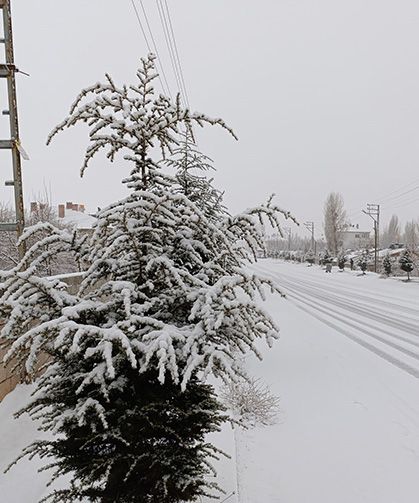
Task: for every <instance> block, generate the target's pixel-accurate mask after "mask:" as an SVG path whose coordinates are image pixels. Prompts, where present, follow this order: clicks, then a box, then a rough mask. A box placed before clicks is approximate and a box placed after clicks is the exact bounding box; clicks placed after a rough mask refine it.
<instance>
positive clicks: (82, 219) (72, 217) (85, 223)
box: [60, 210, 96, 229]
mask: <svg viewBox="0 0 419 503" xmlns="http://www.w3.org/2000/svg"><path fill="white" fill-rule="evenodd" d="M60 222H62V223H63V224H65V225H71V226H72V227H76V228H77V229H91V228H92V226H93V224H94V223H95V222H96V218H95V217H92V215H89V214H88V213H82V212H81V211H74V210H66V211H65V217H64V218H60Z"/></svg>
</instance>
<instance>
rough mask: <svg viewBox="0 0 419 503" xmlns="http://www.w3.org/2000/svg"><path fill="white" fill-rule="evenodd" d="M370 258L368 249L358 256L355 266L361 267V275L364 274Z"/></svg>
mask: <svg viewBox="0 0 419 503" xmlns="http://www.w3.org/2000/svg"><path fill="white" fill-rule="evenodd" d="M370 260H371V257H370V253H369V251H368V250H364V251H363V252H362V253H361V255H360V256H359V257H358V261H357V266H358V267H359V268H360V269H361V271H362V274H363V275H364V274H365V271H366V270H367V268H368V263H369V261H370Z"/></svg>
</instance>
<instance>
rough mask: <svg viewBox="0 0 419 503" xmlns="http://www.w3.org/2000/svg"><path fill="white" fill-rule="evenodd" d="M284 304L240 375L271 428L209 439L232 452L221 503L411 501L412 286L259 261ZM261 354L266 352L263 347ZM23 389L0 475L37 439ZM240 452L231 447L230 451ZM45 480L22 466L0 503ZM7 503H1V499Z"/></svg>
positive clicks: (223, 469) (416, 450) (8, 478)
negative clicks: (276, 335)
mask: <svg viewBox="0 0 419 503" xmlns="http://www.w3.org/2000/svg"><path fill="white" fill-rule="evenodd" d="M257 269H258V271H259V272H261V273H263V274H265V275H266V276H269V277H270V278H272V279H274V280H275V281H277V282H278V284H279V285H280V286H281V287H282V288H283V290H284V291H285V293H287V298H286V299H281V298H279V297H278V296H269V297H268V299H267V301H266V304H265V305H266V309H267V310H268V311H269V312H270V313H271V314H272V315H273V316H274V317H275V319H276V320H277V321H278V323H279V324H280V327H281V339H280V340H279V341H278V342H277V343H276V344H275V346H274V348H273V349H271V350H268V349H263V353H264V360H263V362H262V363H261V362H259V361H256V359H255V358H253V357H249V358H248V360H247V366H248V368H249V371H250V372H251V373H252V374H253V375H257V376H259V375H260V376H262V378H263V380H264V381H265V383H267V384H269V386H270V387H271V390H272V392H273V393H275V394H276V395H279V396H280V399H281V413H280V420H279V422H278V424H276V425H275V426H270V427H265V428H256V429H253V430H249V431H246V432H243V431H240V432H236V443H235V442H234V435H233V433H232V431H231V430H230V429H229V428H228V427H227V428H225V430H224V431H223V433H222V434H221V435H220V436H219V437H218V438H216V439H215V440H216V442H217V443H218V445H219V446H220V447H221V448H224V449H225V450H227V451H229V452H230V453H231V454H232V456H233V457H232V460H231V461H227V460H224V461H222V463H221V465H220V467H219V471H220V476H219V482H220V483H221V484H222V485H223V486H224V487H225V489H226V491H227V496H228V495H229V494H230V493H231V492H232V491H233V490H235V489H236V468H235V462H236V460H237V473H238V477H237V478H238V487H239V495H237V494H235V495H233V496H231V497H230V498H228V499H227V500H226V503H279V502H280V503H413V502H415V501H417V495H418V494H419V400H418V396H419V380H418V377H419V284H418V283H405V282H402V281H394V280H387V279H381V278H379V277H378V276H376V275H374V274H371V273H370V274H367V276H365V277H361V276H358V275H357V274H358V273H351V272H349V271H346V272H344V273H339V272H337V270H336V269H335V270H334V271H333V272H332V274H325V273H324V271H322V270H321V269H320V268H319V267H317V266H314V267H307V266H305V265H293V264H287V263H284V262H280V261H273V260H263V261H261V262H260V264H259V265H258V266H257ZM261 347H262V346H261ZM27 393H28V392H27V390H26V389H25V387H21V388H20V389H18V390H17V391H16V392H15V393H13V394H12V395H11V396H10V397H8V398H7V399H6V400H5V401H4V402H3V403H2V404H0V424H1V429H2V435H1V436H0V469H1V470H2V469H3V468H4V466H5V465H7V463H8V462H9V461H10V459H11V458H13V456H14V455H15V454H17V453H18V452H19V449H20V448H21V447H23V446H24V445H26V444H27V443H28V441H29V440H30V439H31V438H33V437H34V435H35V433H34V428H33V426H32V425H31V424H30V422H29V421H28V420H27V419H25V418H22V419H20V420H19V421H20V422H13V421H11V419H10V416H11V413H12V411H13V410H14V409H15V408H17V407H18V406H19V404H21V403H22V402H24V400H25V399H26V395H27ZM235 446H236V448H235ZM45 480H46V476H45V474H44V475H42V476H41V477H38V476H36V475H35V470H34V466H33V465H30V464H29V462H24V464H22V465H18V466H17V467H15V468H14V469H13V470H12V471H11V472H10V473H9V474H7V475H1V476H0V495H1V501H5V503H35V502H36V501H37V500H38V498H39V497H40V496H41V495H43V494H45ZM5 494H6V495H7V498H9V499H4V495H5Z"/></svg>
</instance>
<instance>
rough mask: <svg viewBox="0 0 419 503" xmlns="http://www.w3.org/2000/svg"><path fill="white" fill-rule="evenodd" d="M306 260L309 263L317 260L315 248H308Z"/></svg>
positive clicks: (311, 263)
mask: <svg viewBox="0 0 419 503" xmlns="http://www.w3.org/2000/svg"><path fill="white" fill-rule="evenodd" d="M304 260H305V261H306V262H308V264H309V265H313V264H314V262H315V260H316V256H315V255H314V252H313V250H311V249H310V250H308V252H307V253H306V254H305V256H304Z"/></svg>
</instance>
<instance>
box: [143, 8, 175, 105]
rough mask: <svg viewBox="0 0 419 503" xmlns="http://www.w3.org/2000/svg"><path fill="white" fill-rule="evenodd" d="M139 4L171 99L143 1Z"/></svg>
mask: <svg viewBox="0 0 419 503" xmlns="http://www.w3.org/2000/svg"><path fill="white" fill-rule="evenodd" d="M139 2H140V5H141V9H142V11H143V13H144V18H145V21H146V23H147V28H148V31H149V32H150V37H151V41H152V43H153V48H154V51H155V53H156V56H157V60H158V62H159V64H160V68H161V71H162V74H163V78H164V82H165V84H166V87H167V91H168V93H169V96H170V98H172V94H171V92H170V86H169V83H168V82H167V78H166V73H165V71H164V67H163V63H162V61H161V58H160V54H159V51H158V49H157V44H156V41H155V39H154V36H153V32H152V30H151V26H150V23H149V21H148V16H147V12H146V10H145V8H144V4H143V0H139ZM164 92H165V93H166V91H164Z"/></svg>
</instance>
